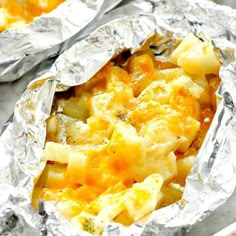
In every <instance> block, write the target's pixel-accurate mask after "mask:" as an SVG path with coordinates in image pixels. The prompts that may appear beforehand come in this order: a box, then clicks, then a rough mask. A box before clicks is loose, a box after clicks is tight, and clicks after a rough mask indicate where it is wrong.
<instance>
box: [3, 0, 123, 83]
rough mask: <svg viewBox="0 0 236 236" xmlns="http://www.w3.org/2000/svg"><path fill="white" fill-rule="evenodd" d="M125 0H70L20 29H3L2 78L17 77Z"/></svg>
mask: <svg viewBox="0 0 236 236" xmlns="http://www.w3.org/2000/svg"><path fill="white" fill-rule="evenodd" d="M121 1H122V0H111V1H109V4H108V3H107V2H106V1H104V0H86V1H84V0H67V1H65V2H64V3H62V4H61V5H59V6H58V7H57V8H56V9H55V10H53V11H52V12H50V13H48V14H44V15H42V16H40V17H37V18H36V19H35V21H34V22H33V23H31V24H29V25H26V26H25V27H24V28H23V29H21V30H20V29H19V30H14V29H12V30H6V31H4V32H2V33H0V82H7V81H14V80H16V79H19V78H20V77H21V76H22V75H24V74H25V73H26V72H28V71H29V70H30V69H32V68H33V67H34V66H36V65H38V64H39V63H40V62H42V61H44V60H45V59H47V58H50V57H53V56H55V55H57V54H58V53H60V52H61V51H62V50H65V49H66V48H69V47H70V46H71V44H72V43H73V42H75V41H76V40H78V38H79V37H80V33H81V32H82V31H83V32H85V31H86V27H87V26H89V24H92V22H93V21H95V20H98V19H100V18H101V17H102V16H103V15H104V14H105V12H107V11H109V10H111V9H112V8H113V7H115V6H116V5H117V4H119V3H120V2H121Z"/></svg>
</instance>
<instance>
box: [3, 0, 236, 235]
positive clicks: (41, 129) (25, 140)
mask: <svg viewBox="0 0 236 236" xmlns="http://www.w3.org/2000/svg"><path fill="white" fill-rule="evenodd" d="M139 2H142V4H143V5H142V6H147V10H146V12H149V13H150V11H151V10H152V11H153V13H152V14H150V15H140V14H139V15H137V16H132V17H126V18H123V19H121V20H116V21H113V22H111V23H108V24H107V25H104V26H102V27H101V28H99V29H98V30H97V31H96V32H94V33H93V34H92V35H91V36H90V37H89V38H86V39H85V40H82V41H80V42H79V43H77V44H75V45H74V46H73V47H71V48H70V49H69V50H68V51H66V52H65V53H63V54H62V55H61V56H60V57H59V58H58V59H57V60H56V62H55V64H54V66H53V67H52V69H51V70H50V72H49V73H48V74H45V75H43V76H42V77H41V78H38V79H37V81H33V82H32V83H31V84H30V85H29V86H28V88H27V90H26V91H25V93H24V94H23V96H22V97H21V98H20V100H19V101H18V102H17V105H16V109H15V116H14V125H13V127H12V126H11V125H10V126H9V127H8V129H7V130H6V132H4V134H3V136H1V138H0V150H1V153H3V155H4V159H5V160H6V161H5V162H4V161H3V162H1V165H0V170H1V171H0V179H1V181H0V189H1V195H0V215H1V221H0V226H1V227H0V228H1V229H3V230H4V231H3V232H1V233H7V232H11V235H17V234H14V233H16V232H21V235H40V234H41V231H42V229H45V227H46V230H47V232H48V234H49V235H53V232H56V235H76V233H74V232H73V230H72V229H70V226H69V225H68V223H66V222H63V220H62V219H60V217H59V216H57V214H56V212H54V211H53V210H51V207H52V209H53V206H51V205H50V204H46V205H45V210H46V212H47V213H48V219H46V221H45V222H44V221H43V218H42V216H40V215H38V214H37V213H36V212H35V211H34V210H33V209H32V207H31V206H30V194H31V191H32V188H33V179H34V177H35V176H37V174H38V173H40V171H41V170H42V168H43V167H44V163H41V162H40V156H41V153H42V148H43V146H44V140H45V119H46V118H47V117H48V116H49V114H50V110H51V104H52V99H53V96H54V93H55V91H56V89H57V87H58V85H59V84H60V83H62V84H64V85H68V86H73V85H77V84H80V83H84V82H86V81H87V80H88V79H89V78H90V77H91V76H92V75H94V74H95V73H96V72H97V71H98V70H99V69H100V68H101V67H102V66H103V65H104V64H105V63H106V62H107V61H109V60H110V59H111V58H112V57H113V56H114V55H117V54H118V53H120V52H121V51H122V50H123V49H124V48H130V49H131V51H134V50H135V49H137V48H139V47H140V45H141V44H142V43H143V42H144V40H145V39H146V38H147V37H148V36H150V35H151V34H153V33H154V32H156V33H157V34H160V35H163V36H164V38H169V37H170V36H171V37H176V38H179V37H183V36H185V35H186V33H187V32H191V31H193V32H195V33H196V34H198V35H200V36H207V37H211V38H212V39H213V43H214V45H215V46H216V47H217V48H219V49H220V51H221V59H222V61H223V66H222V68H221V71H220V76H221V78H222V88H223V89H222V90H221V92H220V94H221V95H222V98H223V99H222V101H221V102H220V104H219V107H218V110H217V113H216V115H215V118H214V120H213V123H212V125H211V128H210V131H209V132H208V135H207V137H206V139H205V142H204V144H203V146H202V148H201V150H200V152H199V154H198V157H197V159H196V162H195V165H194V167H193V169H192V172H191V174H190V175H189V177H188V180H187V185H186V188H185V192H184V196H183V200H182V201H180V202H178V203H176V204H173V205H171V206H169V207H166V208H162V209H160V210H158V211H156V212H154V213H153V214H152V217H151V219H150V220H149V222H148V223H146V224H134V225H132V226H130V227H128V228H126V227H123V226H120V225H118V224H110V225H108V226H107V228H106V229H105V232H104V235H112V236H113V235H114V236H115V235H157V234H158V235H168V236H169V235H174V234H179V235H182V234H184V233H185V232H186V231H188V230H189V229H191V228H192V227H193V226H194V225H195V224H196V223H198V222H200V221H202V220H203V219H204V218H205V217H206V216H208V215H209V214H210V213H211V212H213V211H214V210H215V209H216V208H218V207H220V206H221V205H222V204H223V203H224V202H225V201H226V200H227V199H228V198H229V197H230V196H231V195H232V193H233V192H234V189H235V185H236V183H235V179H236V159H235V158H234V153H236V147H235V145H234V143H235V142H236V140H235V137H236V128H235V127H236V109H235V103H236V100H235V99H236V84H235V81H234V79H233V78H235V74H236V60H235V58H236V55H235V52H236V47H235V46H234V45H233V44H232V43H230V42H228V41H226V39H230V40H231V41H232V42H236V37H235V32H236V31H235V28H236V25H235V23H234V24H233V22H234V21H235V17H236V14H235V11H233V10H232V9H230V8H227V7H225V8H220V7H219V6H217V5H215V4H213V3H210V2H205V1H191V2H190V1H186V0H180V1H178V3H177V2H176V3H174V2H173V1H170V0H169V1H134V2H131V3H130V4H138V3H139ZM145 4H146V5H145ZM129 6H131V5H126V6H125V8H123V9H125V11H127V9H129V11H128V13H129V15H131V14H132V10H131V9H132V7H131V8H129ZM183 6H185V7H184V8H183ZM135 9H136V10H138V8H135ZM116 12H117V16H120V17H122V16H123V15H127V14H128V13H127V12H126V13H124V14H122V9H118V10H117V11H116ZM135 13H136V14H137V12H135ZM235 22H236V21H235ZM165 43H166V42H164V43H163V46H165ZM168 46H169V47H171V44H170V45H168ZM12 139H13V140H14V143H12V141H11V140H12ZM16 203H17V204H16ZM6 222H10V224H9V225H10V226H8V224H6ZM16 229H17V230H18V229H19V230H21V231H19V230H18V231H17V230H16ZM70 230H71V231H70ZM68 232H70V233H68ZM19 235H20V234H19ZM78 235H81V234H78Z"/></svg>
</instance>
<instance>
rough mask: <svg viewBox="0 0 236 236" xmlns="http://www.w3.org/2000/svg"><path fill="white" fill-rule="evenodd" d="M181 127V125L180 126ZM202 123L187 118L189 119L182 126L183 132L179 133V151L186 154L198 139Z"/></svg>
mask: <svg viewBox="0 0 236 236" xmlns="http://www.w3.org/2000/svg"><path fill="white" fill-rule="evenodd" d="M179 125H180V124H179ZM200 126H201V123H200V122H199V121H197V120H195V119H193V118H191V117H187V119H186V120H185V121H184V123H183V124H182V127H183V128H182V132H180V133H179V136H178V137H179V147H178V148H177V151H180V152H183V153H184V152H186V151H187V150H188V148H189V147H190V145H191V144H192V142H193V140H194V139H195V138H196V136H197V134H198V132H199V130H200Z"/></svg>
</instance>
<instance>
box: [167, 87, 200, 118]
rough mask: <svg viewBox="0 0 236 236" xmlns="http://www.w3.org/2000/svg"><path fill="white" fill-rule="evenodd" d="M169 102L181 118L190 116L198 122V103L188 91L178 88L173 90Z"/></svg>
mask: <svg viewBox="0 0 236 236" xmlns="http://www.w3.org/2000/svg"><path fill="white" fill-rule="evenodd" d="M169 100H170V101H169V102H170V106H171V108H172V109H175V110H176V111H177V112H179V113H180V114H181V116H183V117H187V116H191V117H193V118H194V119H196V120H200V106H199V103H198V101H197V100H196V99H195V98H194V97H193V96H192V95H191V93H190V92H189V90H188V89H186V88H184V87H178V86H177V87H176V88H173V90H172V94H171V96H170V98H169Z"/></svg>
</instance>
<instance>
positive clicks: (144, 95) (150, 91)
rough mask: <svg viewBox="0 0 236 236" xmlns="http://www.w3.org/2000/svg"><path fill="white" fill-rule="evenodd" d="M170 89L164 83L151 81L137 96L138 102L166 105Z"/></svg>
mask: <svg viewBox="0 0 236 236" xmlns="http://www.w3.org/2000/svg"><path fill="white" fill-rule="evenodd" d="M170 93H171V89H170V87H169V85H168V84H167V83H166V82H165V81H153V82H152V83H151V84H150V85H149V86H148V87H147V88H146V89H144V90H143V91H142V92H141V94H140V95H139V96H138V98H137V99H138V101H140V102H147V101H152V100H154V101H157V102H159V103H160V104H168V103H169V98H170Z"/></svg>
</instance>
